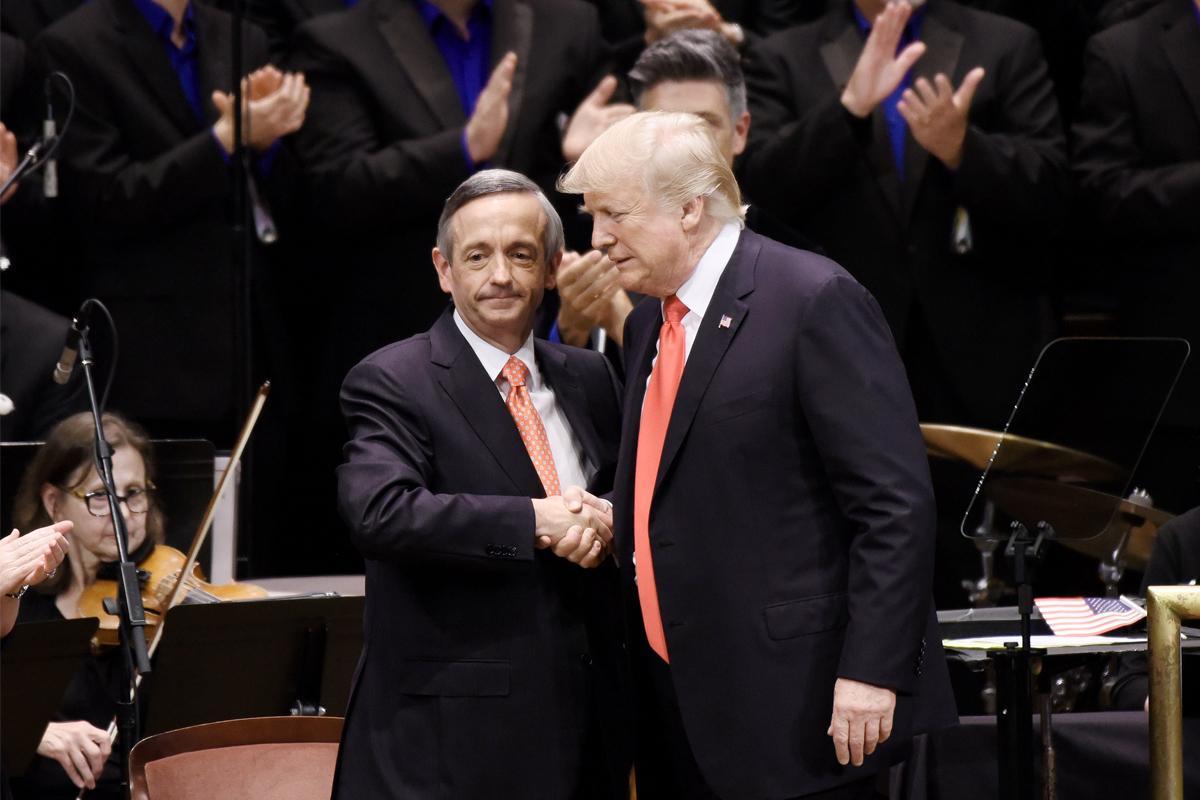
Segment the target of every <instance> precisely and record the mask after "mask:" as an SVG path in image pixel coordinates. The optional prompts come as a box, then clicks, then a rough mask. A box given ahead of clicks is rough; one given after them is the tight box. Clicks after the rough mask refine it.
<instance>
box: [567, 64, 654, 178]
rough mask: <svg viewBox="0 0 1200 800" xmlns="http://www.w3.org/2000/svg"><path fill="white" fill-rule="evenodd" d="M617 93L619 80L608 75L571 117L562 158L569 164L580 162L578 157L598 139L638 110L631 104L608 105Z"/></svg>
mask: <svg viewBox="0 0 1200 800" xmlns="http://www.w3.org/2000/svg"><path fill="white" fill-rule="evenodd" d="M616 91H617V79H616V78H614V77H613V76H612V75H607V76H605V77H604V78H602V79H601V80H600V82H599V83H598V84H596V88H595V89H593V90H592V93H591V94H589V95H588V96H587V97H585V98H584V100H583V102H582V103H580V104H579V107H578V108H576V109H575V113H574V114H572V115H571V121H570V122H569V123H567V130H566V133H565V134H564V135H563V143H562V154H563V159H565V160H566V161H567V162H568V163H570V162H573V161H578V160H579V157H580V156H581V155H583V151H584V150H586V149H587V147H588V145H590V144H591V143H592V142H593V141H595V140H596V137H597V136H599V135H600V134H602V133H604V132H605V131H606V130H608V128H609V126H611V125H612V124H613V123H614V122H617V121H619V120H622V119H624V118H625V117H628V116H629V115H630V114H632V113H633V112H634V111H636V110H637V109H635V108H634V107H633V106H631V105H629V104H628V103H614V104H613V105H609V101H610V100H612V96H613V94H614V93H615V92H616Z"/></svg>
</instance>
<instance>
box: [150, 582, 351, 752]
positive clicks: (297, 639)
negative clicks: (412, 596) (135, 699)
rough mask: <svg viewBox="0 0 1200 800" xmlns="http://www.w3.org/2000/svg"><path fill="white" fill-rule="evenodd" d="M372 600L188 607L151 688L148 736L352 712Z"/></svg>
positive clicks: (176, 615) (162, 648)
mask: <svg viewBox="0 0 1200 800" xmlns="http://www.w3.org/2000/svg"><path fill="white" fill-rule="evenodd" d="M362 614H363V598H362V597H330V596H328V595H319V596H313V597H301V598H286V599H270V600H248V601H242V602H225V603H214V604H196V605H179V606H176V607H175V608H172V609H171V610H170V611H169V612H167V617H166V620H165V622H164V625H165V630H164V632H163V637H162V640H161V641H160V642H159V645H158V649H157V651H156V652H155V655H154V673H153V674H151V675H148V676H147V677H146V679H145V681H144V682H143V685H142V708H143V712H144V717H143V726H142V735H143V736H151V735H153V734H156V733H162V732H164V731H169V730H175V729H177V728H183V727H187V726H189V725H199V724H202V723H206V722H217V721H219V720H225V719H238V718H243V717H267V716H280V715H288V714H318V713H328V714H331V715H335V716H341V715H344V714H345V711H346V701H347V699H348V696H349V689H350V677H351V676H352V675H353V672H354V666H355V664H356V663H357V661H358V656H359V653H360V652H361V650H362Z"/></svg>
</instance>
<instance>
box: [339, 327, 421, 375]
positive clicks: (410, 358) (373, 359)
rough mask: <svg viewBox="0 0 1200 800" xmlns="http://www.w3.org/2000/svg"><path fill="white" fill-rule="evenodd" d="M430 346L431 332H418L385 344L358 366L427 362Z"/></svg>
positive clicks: (387, 365)
mask: <svg viewBox="0 0 1200 800" xmlns="http://www.w3.org/2000/svg"><path fill="white" fill-rule="evenodd" d="M430 347H431V345H430V340H429V332H428V331H426V332H425V333H418V334H417V335H416V336H410V337H408V338H407V339H401V340H400V341H398V342H392V343H391V344H388V345H384V346H383V347H381V348H379V349H378V350H376V351H375V352H373V353H371V354H370V355H369V356H367V357H366V358H364V359H363V360H362V361H360V362H358V367H361V366H367V365H372V366H377V367H383V368H385V369H391V368H393V367H394V366H395V365H396V364H401V363H418V362H426V361H429V356H430ZM358 367H355V369H358Z"/></svg>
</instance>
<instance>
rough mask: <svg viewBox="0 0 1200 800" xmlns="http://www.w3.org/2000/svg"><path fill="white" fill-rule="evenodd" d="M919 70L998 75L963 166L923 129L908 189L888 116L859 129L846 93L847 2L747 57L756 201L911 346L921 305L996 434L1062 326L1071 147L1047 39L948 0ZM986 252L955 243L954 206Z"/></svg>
mask: <svg viewBox="0 0 1200 800" xmlns="http://www.w3.org/2000/svg"><path fill="white" fill-rule="evenodd" d="M921 39H922V41H924V42H925V44H926V47H927V50H926V52H925V55H924V56H923V57H922V58H921V60H919V61H918V62H917V64H916V66H915V67H914V76H922V75H924V76H927V77H929V78H930V79H932V78H933V76H934V75H935V74H936V73H938V72H944V73H945V74H946V75H947V76H949V78H950V80H951V81H952V82H953V83H954V85H955V86H958V85H960V84H961V82H962V79H963V76H964V75H966V73H967V72H969V71H970V70H971V69H973V68H974V67H976V66H983V67H984V68H985V69H986V70H987V75H986V77H985V78H984V79H983V82H982V83H981V84H980V86H979V89H978V91H977V92H976V95H975V99H974V102H973V103H972V106H971V112H970V114H971V115H970V123H971V124H970V128H969V129H968V132H967V138H966V143H965V149H964V153H963V161H962V165H961V166H960V168H959V169H958V170H957V172H951V171H950V170H949V169H947V168H946V167H945V166H943V165H942V164H941V162H939V161H938V160H937V159H936V158H934V157H932V156H930V155H929V154H928V153H927V152H926V151H925V150H924V149H923V148H922V147H921V146H920V145H918V144H917V143H916V142H915V140H913V138H912V136H911V134H909V135H908V137H907V144H906V151H905V152H906V155H905V174H906V179H905V180H904V181H903V182H901V181H900V180H899V179H898V177H897V173H896V169H895V166H894V162H893V156H892V150H891V142H890V139H889V137H888V134H887V130H886V125H885V120H884V116H883V109H882V107H881V108H877V109H876V110H875V112H874V113H873V115H872V117H871V119H870V123H869V124H868V123H861V124H859V125H855V124H854V123H853V121H852V119H853V118H852V117H851V115H850V114H849V113H848V112H847V111H846V110H845V109H844V108H843V107H842V105H841V103H840V100H839V98H840V96H841V92H842V90H843V88H844V87H845V85H846V82H847V81H848V79H849V77H850V74H851V72H852V71H853V69H854V65H855V63H856V62H857V60H858V55H859V53H860V52H861V50H862V47H863V41H864V40H863V37H862V35H861V33H860V32H859V30H858V28H857V26H856V24H855V21H854V17H853V15H852V12H851V2H850V0H835V2H834V7H833V8H832V9H831V10H830V11H829V12H828V13H827V14H826V15H825V16H824V17H823V18H822V19H821V20H819V21H817V22H815V23H812V24H810V25H805V26H801V27H797V28H793V29H791V30H788V31H784V32H782V33H779V34H777V35H775V36H773V37H770V38H769V39H767V40H766V42H765V43H764V44H763V45H762V46H761V47H759V48H757V49H756V50H754V51H752V52H751V53H750V54H749V59H748V63H747V82H748V84H749V89H750V110H751V113H752V115H753V117H754V125H753V126H752V128H751V131H750V137H751V138H750V143H749V146H748V149H747V152H746V154H745V155H744V156H743V158H742V159H741V161H740V164H739V171H740V175H741V178H742V184H743V188H744V190H745V191H746V194H747V195H749V196H750V197H753V198H754V199H755V201H756V202H759V203H762V204H763V205H764V206H766V207H768V208H770V209H771V210H773V211H775V212H777V213H779V214H780V215H781V216H784V217H785V218H786V219H788V220H789V221H790V222H791V223H792V224H794V225H796V226H797V227H798V228H799V229H800V231H801V232H802V233H805V234H807V235H809V236H811V237H812V239H813V240H815V241H816V242H817V243H818V244H819V245H821V247H822V248H823V249H824V250H825V251H826V253H828V254H829V256H830V257H831V258H833V259H834V260H835V261H837V262H838V263H839V264H842V265H843V266H844V267H845V268H846V269H847V270H849V271H850V273H851V274H852V275H854V276H855V277H856V278H857V279H858V280H859V281H861V282H862V284H863V285H864V286H866V287H867V289H869V290H870V291H871V293H872V294H873V295H874V296H875V297H876V299H877V300H878V301H879V304H880V306H882V308H883V312H884V314H885V316H886V317H887V320H888V322H889V323H890V325H891V328H892V331H893V333H894V334H895V337H896V340H897V343H898V344H899V346H900V349H901V351H902V352H903V351H905V349H906V348H907V346H908V340H909V336H910V323H911V320H912V318H913V312H914V310H916V311H918V312H919V314H920V315H921V317H923V319H924V322H925V325H926V326H927V328H928V331H929V333H930V334H931V336H932V339H933V341H934V346H935V352H936V354H937V357H938V359H939V361H940V363H941V367H942V369H943V370H944V371H945V372H946V373H948V374H949V375H951V376H953V378H954V381H955V383H954V386H953V389H954V391H955V392H956V393H957V395H958V397H959V398H960V401H961V405H963V406H965V407H966V410H967V415H968V417H969V418H968V419H965V420H950V421H959V422H973V423H975V424H989V425H1000V424H1002V423H1003V422H1004V421H1005V420H1006V419H1007V417H1008V412H1009V410H1010V409H1011V407H1012V403H1013V402H1014V401H1015V400H1016V399H1017V395H1018V393H1019V391H1020V388H1021V385H1022V382H1023V379H1024V376H1025V374H1026V373H1027V372H1028V369H1029V367H1030V365H1032V363H1033V361H1034V357H1035V356H1036V354H1037V351H1038V348H1039V347H1040V346H1041V344H1043V343H1044V341H1045V339H1046V338H1047V337H1048V329H1049V327H1050V325H1049V320H1048V305H1047V302H1046V297H1045V294H1044V292H1045V289H1046V287H1047V286H1048V283H1049V271H1050V267H1051V264H1052V263H1053V259H1052V254H1051V253H1050V252H1049V250H1048V247H1049V243H1050V242H1051V240H1052V238H1053V234H1054V233H1055V232H1056V231H1057V229H1058V228H1059V227H1061V222H1062V220H1063V219H1064V211H1065V204H1064V198H1065V196H1066V193H1065V189H1066V152H1065V142H1064V138H1063V134H1062V131H1061V128H1060V124H1059V119H1058V112H1057V108H1056V104H1055V99H1054V93H1053V88H1052V86H1051V84H1050V81H1049V80H1048V78H1047V74H1046V66H1045V64H1044V62H1043V60H1042V57H1041V50H1040V46H1039V44H1038V40H1037V36H1036V34H1034V32H1033V31H1032V30H1030V29H1029V28H1027V27H1026V26H1024V25H1021V24H1019V23H1016V22H1013V21H1011V20H1007V19H1004V18H1002V17H998V16H994V15H991V14H987V13H984V12H979V11H973V10H971V9H967V8H963V7H961V6H958V5H955V4H954V3H950V2H947V0H933V2H930V3H929V4H928V6H927V10H926V16H925V20H924V23H923V27H922V30H921ZM959 207H961V208H964V209H966V211H967V212H968V213H969V215H970V221H971V227H972V230H973V233H974V249H973V250H972V251H971V252H970V253H968V254H966V255H961V256H960V255H958V254H956V252H955V251H954V248H953V246H952V238H953V230H954V229H953V225H954V218H955V210H956V209H957V208H959Z"/></svg>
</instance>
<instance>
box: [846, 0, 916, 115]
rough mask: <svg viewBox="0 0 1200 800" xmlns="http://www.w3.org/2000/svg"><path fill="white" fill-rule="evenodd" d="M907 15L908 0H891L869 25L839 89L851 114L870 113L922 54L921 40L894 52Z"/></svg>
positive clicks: (910, 10) (898, 83) (910, 8)
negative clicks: (864, 40)
mask: <svg viewBox="0 0 1200 800" xmlns="http://www.w3.org/2000/svg"><path fill="white" fill-rule="evenodd" d="M910 16H912V6H910V5H909V4H908V3H907V2H890V3H888V5H887V7H886V8H885V9H884V10H883V13H881V14H880V15H879V16H878V17H876V18H875V22H874V23H873V24H872V25H871V33H870V35H869V36H867V43H866V44H865V45H864V46H863V51H862V54H861V55H859V57H858V63H857V64H855V65H854V72H853V73H851V75H850V80H849V82H848V83H847V84H846V89H845V90H844V91H843V92H842V105H843V106H845V107H846V110H847V111H849V112H850V113H851V114H853V115H854V116H856V117H859V118H862V119H865V118H866V117H868V116H870V114H871V112H872V111H874V110H875V106H877V105H879V104H880V103H882V102H883V101H884V100H885V99H886V98H887V97H888V95H890V94H891V93H892V92H894V91H896V87H897V86H899V85H900V81H902V80H904V76H905V75H906V74H908V71H909V70H910V69H912V65H913V64H915V63H916V62H917V59H918V58H920V57H921V56H922V55H924V53H925V43H924V42H913V43H912V44H910V45H909V46H908V47H906V48H904V50H902V51H901V52H900V53H899V54H897V53H896V47H897V46H899V44H900V37H901V35H903V33H904V26H905V25H906V24H908V18H909V17H910Z"/></svg>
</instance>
